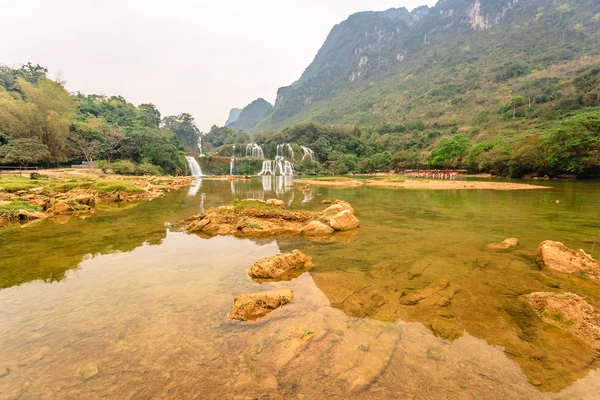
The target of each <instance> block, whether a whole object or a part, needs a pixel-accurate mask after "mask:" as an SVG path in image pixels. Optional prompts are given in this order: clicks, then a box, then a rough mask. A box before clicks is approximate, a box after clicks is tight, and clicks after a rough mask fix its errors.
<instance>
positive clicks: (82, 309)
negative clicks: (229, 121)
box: [0, 177, 600, 399]
mask: <svg viewBox="0 0 600 400" xmlns="http://www.w3.org/2000/svg"><path fill="white" fill-rule="evenodd" d="M547 184H548V185H549V186H550V187H549V188H548V189H547V190H539V191H513V192H500V191H485V190H473V191H467V190H465V191H427V190H403V189H384V188H369V187H359V188H352V189H337V188H325V187H323V188H318V187H314V186H313V188H312V189H311V190H310V191H307V192H300V191H298V190H297V189H296V190H294V189H291V188H287V187H285V182H284V181H283V180H281V178H280V179H275V178H269V177H265V178H253V179H252V181H240V182H224V181H211V180H207V179H205V180H203V181H198V182H196V183H195V185H194V186H192V187H191V188H190V189H189V190H185V191H179V192H172V193H170V194H168V195H167V196H166V197H164V198H163V199H157V200H154V201H151V202H147V203H142V204H139V205H137V206H135V207H132V208H123V209H116V210H115V209H100V210H97V211H96V213H95V214H94V215H92V216H91V217H89V218H87V219H80V218H72V219H70V220H62V221H54V222H53V221H44V222H41V223H38V224H35V225H33V226H29V227H26V228H19V227H12V228H8V229H4V230H2V231H0V399H101V398H104V399H105V398H118V399H155V398H156V399H166V398H168V399H233V398H235V399H237V398H239V399H247V398H249V399H254V398H258V399H355V398H356V399H396V398H397V399H407V398H412V399H441V398H444V399H470V398H477V399H484V398H485V399H494V398H498V399H500V398H502V399H506V398H511V399H538V398H539V399H546V398H547V399H594V398H600V355H599V354H598V352H596V351H595V350H593V349H592V348H591V347H589V346H587V345H586V344H585V343H583V342H581V341H579V340H578V339H576V338H574V337H572V336H570V335H568V334H567V333H565V332H563V331H562V330H560V329H558V328H555V327H553V326H550V325H547V324H544V323H543V322H541V320H539V319H538V318H537V317H536V316H535V314H532V313H531V311H529V310H528V309H527V308H526V307H525V306H523V303H522V302H521V300H520V296H522V295H524V294H528V293H530V292H535V291H550V292H559V293H562V292H572V293H577V294H580V295H582V296H585V297H586V301H588V302H589V303H590V304H592V305H593V306H594V307H595V308H596V309H599V308H600V285H598V284H595V283H593V282H591V281H589V280H585V279H582V278H578V277H574V276H568V275H562V274H559V273H550V272H547V271H540V270H539V268H538V267H537V265H536V262H535V250H536V247H537V245H538V244H539V243H540V242H541V241H543V240H547V239H550V240H557V241H561V242H563V243H564V244H565V245H567V246H569V247H571V248H576V249H579V248H582V249H584V250H585V251H586V252H588V253H590V254H591V255H592V256H593V257H594V258H600V184H598V183H592V182H577V183H574V182H549V183H547ZM235 198H240V199H241V198H262V199H269V198H280V199H283V200H284V201H285V203H286V204H287V205H288V207H290V208H293V209H305V210H322V209H324V208H325V206H323V205H322V204H321V201H322V200H324V199H330V200H335V199H343V200H346V201H349V202H350V203H351V204H352V205H353V206H354V208H355V210H356V215H357V217H358V218H359V219H360V220H361V227H360V228H359V229H358V230H356V231H354V232H351V233H349V234H348V235H346V236H344V237H342V238H338V240H337V241H335V242H311V241H307V240H305V239H303V238H301V237H292V238H276V239H237V238H233V237H214V238H206V237H201V236H197V235H193V234H187V233H185V232H182V231H181V229H180V228H178V227H177V226H176V225H175V223H176V222H177V221H179V220H181V219H183V218H187V217H189V216H190V215H193V214H196V213H198V212H200V211H201V210H203V209H206V208H208V207H211V206H218V205H223V204H226V203H229V202H231V201H232V200H233V199H235ZM556 200H559V201H560V202H559V203H556ZM508 237H517V238H518V239H519V241H520V246H519V248H518V249H517V250H514V251H509V252H498V251H495V252H494V251H490V250H488V249H487V247H486V245H487V244H488V243H491V242H501V241H502V240H504V239H505V238H508ZM293 249H299V250H301V251H302V252H304V253H305V254H307V255H310V256H312V257H313V262H314V264H315V268H314V269H313V270H312V271H310V272H309V273H305V274H303V275H302V276H300V277H299V278H296V279H294V280H292V281H289V282H279V283H265V284H259V283H256V282H253V281H252V280H251V279H250V278H249V277H248V276H247V275H246V273H245V271H246V269H247V268H248V267H249V266H250V265H251V264H252V263H253V262H255V261H256V260H258V259H260V258H262V257H265V256H271V255H274V254H277V253H279V252H284V251H291V250H293ZM441 279H443V280H445V281H447V282H448V285H447V286H446V287H445V288H443V289H441V290H437V291H433V292H431V293H430V294H429V295H428V296H427V297H425V298H423V299H421V301H419V302H417V303H416V304H412V305H411V304H407V302H406V301H404V300H403V299H405V298H406V296H410V295H411V294H414V293H422V292H420V291H421V290H422V289H424V288H427V287H432V285H433V287H435V285H436V282H439V280H441ZM275 288H292V289H293V291H294V300H293V302H292V303H290V304H288V305H286V306H284V307H282V308H280V309H278V310H275V311H274V312H272V313H271V314H269V315H268V316H266V317H265V318H262V319H260V320H258V321H254V322H245V323H242V322H237V321H232V320H229V319H227V317H226V315H227V313H228V311H229V309H230V308H231V305H232V304H233V299H234V297H235V296H237V295H238V294H241V293H253V292H257V291H263V290H264V291H267V290H271V289H275Z"/></svg>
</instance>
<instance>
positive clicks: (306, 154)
mask: <svg viewBox="0 0 600 400" xmlns="http://www.w3.org/2000/svg"><path fill="white" fill-rule="evenodd" d="M300 147H302V151H303V152H304V155H303V156H302V161H304V159H305V158H306V157H308V158H309V159H310V161H315V158H316V157H315V152H314V151H312V149H309V148H308V147H304V146H300Z"/></svg>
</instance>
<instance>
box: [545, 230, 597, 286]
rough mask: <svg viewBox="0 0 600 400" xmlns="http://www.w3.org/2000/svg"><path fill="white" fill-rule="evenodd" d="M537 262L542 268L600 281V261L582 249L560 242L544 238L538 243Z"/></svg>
mask: <svg viewBox="0 0 600 400" xmlns="http://www.w3.org/2000/svg"><path fill="white" fill-rule="evenodd" d="M537 262H538V264H539V265H540V266H541V267H542V268H549V269H553V270H556V271H560V272H564V273H567V274H579V275H584V276H587V277H589V278H590V279H592V280H594V281H596V282H599V283H600V261H598V260H594V259H593V258H592V256H590V255H589V254H587V253H586V252H585V251H583V250H577V251H575V250H572V249H570V248H568V247H567V246H565V245H564V244H562V243H560V242H553V241H551V240H546V241H544V242H542V243H540V245H539V246H538V249H537Z"/></svg>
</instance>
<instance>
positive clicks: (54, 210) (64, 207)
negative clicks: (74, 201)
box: [48, 200, 73, 215]
mask: <svg viewBox="0 0 600 400" xmlns="http://www.w3.org/2000/svg"><path fill="white" fill-rule="evenodd" d="M72 212H73V207H71V206H70V205H69V203H67V202H66V201H62V200H59V201H57V202H56V203H55V204H54V205H53V206H52V207H50V209H49V210H48V214H52V215H59V214H68V213H72Z"/></svg>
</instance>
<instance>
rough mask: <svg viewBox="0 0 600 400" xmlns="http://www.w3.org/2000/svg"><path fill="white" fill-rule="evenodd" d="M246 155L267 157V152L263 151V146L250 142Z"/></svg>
mask: <svg viewBox="0 0 600 400" xmlns="http://www.w3.org/2000/svg"><path fill="white" fill-rule="evenodd" d="M246 157H252V158H265V153H264V152H263V149H262V147H260V146H259V145H257V144H256V143H250V144H249V145H247V146H246Z"/></svg>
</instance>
